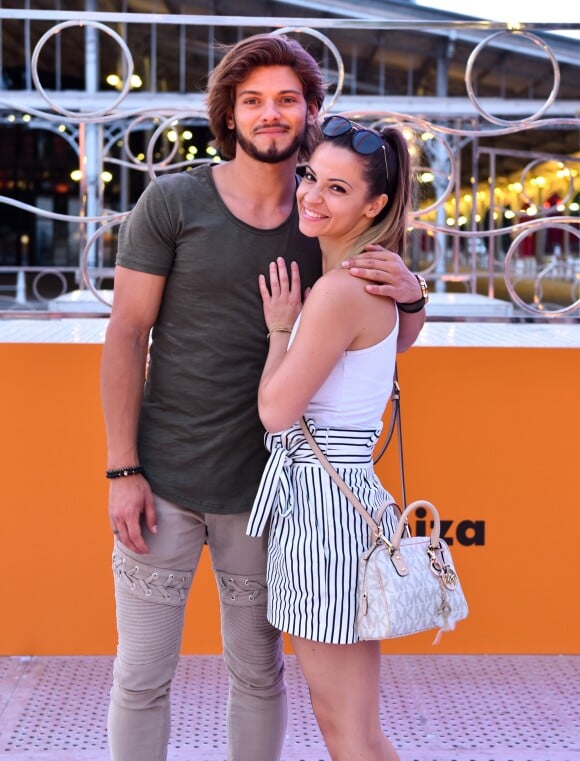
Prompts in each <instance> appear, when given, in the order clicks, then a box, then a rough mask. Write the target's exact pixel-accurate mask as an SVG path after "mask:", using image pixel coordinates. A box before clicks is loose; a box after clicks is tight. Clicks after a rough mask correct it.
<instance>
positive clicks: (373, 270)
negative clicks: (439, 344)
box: [342, 245, 425, 352]
mask: <svg viewBox="0 0 580 761" xmlns="http://www.w3.org/2000/svg"><path fill="white" fill-rule="evenodd" d="M342 266H343V267H345V268H347V269H349V270H350V272H351V274H352V275H354V276H355V277H362V278H364V279H365V280H369V281H370V282H369V283H368V284H367V285H366V290H367V291H368V292H369V293H374V294H376V295H378V296H389V297H390V298H392V299H394V300H395V301H396V302H397V304H398V305H399V337H398V339H397V351H398V352H403V351H407V349H409V348H410V347H411V346H412V345H413V344H414V343H415V341H416V340H417V336H418V335H419V333H420V332H421V328H422V327H423V325H424V324H425V308H424V306H423V308H421V307H419V308H418V309H417V311H416V312H405V311H404V309H405V305H406V304H411V305H414V304H415V303H418V304H420V300H421V299H422V298H423V289H422V287H421V284H420V282H419V280H418V278H417V276H416V275H414V274H413V273H412V272H411V270H410V269H409V268H408V267H407V266H406V265H405V262H404V261H403V259H402V258H401V257H400V256H399V254H396V253H394V252H393V251H388V250H387V249H385V248H383V247H382V246H376V245H370V246H367V247H366V249H365V251H364V252H363V253H362V254H359V255H358V256H357V257H356V258H354V259H347V260H346V261H344V262H342ZM401 305H402V308H401ZM412 308H415V307H412Z"/></svg>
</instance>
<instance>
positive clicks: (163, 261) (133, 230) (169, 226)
mask: <svg viewBox="0 0 580 761" xmlns="http://www.w3.org/2000/svg"><path fill="white" fill-rule="evenodd" d="M174 228H175V222H174V220H173V219H172V214H171V209H170V204H169V203H168V199H167V196H166V193H165V192H164V188H163V187H162V185H161V184H160V183H159V182H157V181H153V182H151V183H150V184H149V185H148V186H147V188H146V189H145V190H144V191H143V193H142V194H141V196H140V198H139V200H138V201H137V204H136V205H135V208H134V209H133V210H132V211H131V212H130V214H129V215H128V216H127V217H126V218H125V219H124V220H123V222H122V223H121V226H120V228H119V239H118V246H117V258H116V263H117V264H120V265H121V266H122V267H127V268H128V269H134V270H139V271H140V272H147V273H148V274H151V275H167V274H169V271H170V270H171V267H172V265H173V260H174V257H175V240H176V231H175V229H174Z"/></svg>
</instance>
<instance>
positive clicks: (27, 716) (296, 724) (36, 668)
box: [0, 655, 580, 761]
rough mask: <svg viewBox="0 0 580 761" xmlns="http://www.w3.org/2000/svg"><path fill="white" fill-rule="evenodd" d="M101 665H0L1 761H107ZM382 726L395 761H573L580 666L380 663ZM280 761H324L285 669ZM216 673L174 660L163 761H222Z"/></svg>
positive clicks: (107, 667)
mask: <svg viewBox="0 0 580 761" xmlns="http://www.w3.org/2000/svg"><path fill="white" fill-rule="evenodd" d="M111 663H112V661H111V658H109V657H82V658H81V657H76V658H73V657H70V658H69V657H59V658H57V657H51V658H49V657H42V658H19V657H12V658H0V675H1V677H2V681H1V685H0V758H1V759H4V760H5V761H106V759H107V758H108V754H107V749H106V735H105V722H106V711H107V702H108V691H109V682H110V678H111ZM381 669H382V684H383V690H382V705H383V719H384V726H385V730H386V731H387V733H388V734H389V735H390V737H391V739H392V740H393V742H394V744H395V746H396V747H397V748H398V749H399V752H400V755H401V758H402V761H580V714H579V710H580V709H579V707H580V657H578V656H513V655H506V656H498V655H493V656H465V655H456V656H449V655H440V656H437V655H434V656H431V655H420V656H417V655H414V656H402V655H397V656H390V657H387V656H383V659H382V664H381ZM287 674H288V676H287V681H288V687H289V696H290V707H289V724H288V734H287V740H286V745H285V749H284V753H283V761H328V755H327V753H326V751H325V750H324V746H323V744H322V741H321V739H320V735H319V733H318V729H317V727H316V724H315V723H314V721H313V719H312V716H311V711H310V706H309V701H308V694H307V690H306V687H305V684H304V682H303V680H302V678H301V676H300V673H299V671H298V669H297V665H296V662H295V659H294V658H293V657H288V671H287ZM225 700H226V691H225V671H224V667H223V665H222V660H221V658H220V657H218V656H185V657H183V658H182V659H181V662H180V665H179V668H178V673H177V676H176V680H175V683H174V688H173V701H172V705H173V725H172V735H171V741H170V750H169V759H168V761H225V759H226V750H225V734H224V729H223V716H224V711H225Z"/></svg>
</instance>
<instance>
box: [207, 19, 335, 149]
mask: <svg viewBox="0 0 580 761" xmlns="http://www.w3.org/2000/svg"><path fill="white" fill-rule="evenodd" d="M258 66H288V67H289V68H291V69H292V70H293V71H294V73H295V74H296V76H297V77H298V79H299V80H300V81H301V83H302V89H303V92H304V98H305V99H306V103H307V104H309V105H310V104H312V103H314V104H315V105H316V107H317V109H318V110H320V108H321V107H322V102H323V100H324V95H325V92H326V85H325V83H324V79H323V77H322V73H321V71H320V68H319V66H318V64H317V62H316V61H315V60H314V58H313V57H312V56H311V55H310V53H308V52H307V51H306V50H305V49H304V48H303V47H302V45H300V43H299V42H296V40H292V39H290V38H289V37H286V36H285V35H275V34H256V35H254V36H253V37H248V38H247V39H245V40H242V41H241V42H238V43H237V44H236V45H234V46H233V47H231V48H229V49H228V51H227V53H226V54H225V56H224V57H223V58H222V60H221V61H220V62H219V63H218V65H217V66H216V67H215V69H214V70H213V71H212V72H211V74H210V77H209V80H208V88H207V98H206V103H207V107H208V116H209V126H210V129H211V131H212V133H213V135H214V137H215V140H214V143H213V144H214V146H215V147H216V148H217V149H218V150H219V151H220V153H221V155H222V156H223V157H224V158H226V159H231V158H233V157H234V155H235V152H236V132H235V130H233V129H230V128H229V127H228V124H227V121H228V117H229V116H230V115H231V114H232V112H233V109H234V105H235V100H236V87H237V86H238V85H239V84H240V83H241V82H243V81H244V80H245V79H247V78H248V76H249V75H250V74H251V72H252V71H253V70H254V69H255V68H257V67H258ZM319 138H320V129H319V126H318V122H317V121H316V123H314V124H311V123H307V124H306V129H305V132H304V140H303V142H302V145H301V146H300V151H299V155H298V159H299V160H304V159H306V158H308V156H309V155H310V153H311V152H312V149H313V148H314V146H315V145H316V143H317V142H318V140H319Z"/></svg>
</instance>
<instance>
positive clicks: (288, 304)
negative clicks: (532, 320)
mask: <svg viewBox="0 0 580 761" xmlns="http://www.w3.org/2000/svg"><path fill="white" fill-rule="evenodd" d="M322 132H323V140H322V142H321V143H320V144H319V145H318V147H317V148H316V149H315V151H314V153H313V154H312V157H311V159H310V161H309V164H308V166H307V167H306V170H305V174H304V179H303V180H302V182H301V184H300V186H299V188H298V191H297V198H298V208H299V214H300V229H301V231H302V232H303V233H304V234H305V235H307V236H312V237H318V239H319V241H320V246H321V250H322V257H323V276H322V278H320V280H318V281H317V282H316V284H315V285H314V286H313V288H312V290H311V292H310V294H309V296H308V298H307V300H306V301H305V303H304V307H303V308H302V303H301V297H300V280H299V274H298V268H297V266H296V265H295V264H293V265H292V267H291V273H290V278H289V277H288V273H287V270H286V267H285V265H284V262H283V260H281V259H278V260H277V261H276V262H275V263H272V264H271V265H270V271H269V280H270V283H269V287H268V284H267V282H266V278H265V277H263V276H260V279H259V287H260V292H261V295H262V299H263V304H264V316H265V320H266V324H267V327H268V331H269V333H268V336H269V342H270V345H269V352H268V357H267V361H266V364H265V367H264V371H263V374H262V378H261V381H260V386H259V391H258V408H259V413H260V418H261V420H262V422H263V424H264V426H265V428H266V430H267V431H269V432H270V433H268V434H266V445H267V446H268V448H269V449H270V451H271V452H272V454H271V457H270V460H269V462H268V466H267V468H266V471H265V473H264V476H263V478H262V482H261V485H260V490H259V492H258V496H257V497H256V501H255V503H254V508H253V511H252V515H251V518H250V522H249V524H248V533H249V534H250V535H252V536H257V535H260V534H261V533H262V531H263V530H264V528H265V526H266V524H267V521H268V519H269V518H271V526H270V538H269V558H268V589H269V592H268V594H269V602H268V618H269V620H270V622H271V623H272V624H273V625H274V626H276V627H278V628H279V629H281V630H282V631H286V632H288V633H289V634H290V636H291V640H292V646H293V648H294V652H295V653H296V656H297V658H298V661H299V663H300V667H301V669H302V671H303V673H304V676H305V678H306V680H307V682H308V686H309V688H310V695H311V700H312V706H313V709H314V712H315V715H316V719H317V721H318V724H319V727H320V730H321V732H322V734H323V737H324V740H325V742H326V745H327V748H328V750H329V752H330V755H331V757H332V759H333V761H363V760H364V761H396V759H398V758H399V756H398V755H397V753H396V751H395V750H394V748H393V746H392V745H391V743H390V742H389V740H388V739H387V738H386V737H385V736H384V734H383V732H382V729H381V723H380V716H379V675H380V650H379V647H380V645H379V643H378V642H362V641H359V640H358V637H357V633H356V627H355V618H356V574H357V564H358V558H359V556H360V555H361V554H362V552H363V551H364V550H365V549H366V548H367V547H368V544H369V535H368V529H367V526H366V524H365V522H364V521H363V519H362V518H361V517H360V515H359V514H358V513H357V511H356V510H355V509H354V507H353V506H352V505H351V504H350V503H349V502H348V501H347V500H346V499H345V497H344V496H343V495H342V493H341V492H340V491H339V489H338V487H336V485H335V484H334V483H333V482H332V481H331V479H330V477H329V476H328V475H327V473H326V472H325V471H324V470H323V469H322V467H321V466H320V463H319V460H318V459H317V458H316V456H315V455H314V453H313V452H312V450H311V448H310V447H309V445H308V443H307V442H306V440H305V438H304V435H303V433H302V432H301V429H300V425H299V422H297V421H300V418H301V417H302V416H303V415H304V416H305V417H306V418H307V420H308V424H309V426H310V428H311V430H312V432H313V433H314V436H315V438H316V440H317V442H318V444H319V445H320V446H321V448H322V450H323V451H324V452H325V454H326V455H327V457H328V458H329V460H330V462H331V463H332V464H333V465H334V466H335V467H336V469H337V470H338V472H339V474H340V475H341V476H342V478H343V479H345V480H346V481H347V483H348V484H349V486H350V487H351V489H352V490H353V491H354V492H355V494H356V495H357V496H358V497H359V499H360V500H361V501H362V503H363V505H365V507H367V509H368V510H369V512H370V513H371V514H373V515H376V513H377V511H378V509H379V508H380V506H381V505H383V504H384V503H385V502H386V501H392V498H391V497H390V495H389V494H388V492H387V491H386V490H385V489H384V488H383V487H382V485H381V484H380V482H379V480H378V478H377V476H376V474H375V473H374V469H373V463H372V454H373V446H374V444H375V442H376V440H377V437H378V435H379V433H380V429H381V421H382V416H383V412H384V409H385V407H386V404H387V401H388V398H389V395H390V392H391V388H392V378H393V372H394V365H395V355H396V351H397V334H398V323H399V320H398V310H397V305H396V304H395V303H394V302H393V301H392V300H390V299H386V298H380V297H377V296H374V295H372V294H370V293H369V292H367V290H365V284H364V282H362V281H359V280H357V279H356V278H353V277H350V276H349V274H348V272H346V271H345V270H344V269H342V268H341V263H342V262H343V261H344V260H345V259H347V258H349V257H353V256H355V255H356V254H357V253H360V252H362V251H363V249H364V248H365V246H366V247H367V249H368V246H369V244H380V245H382V246H384V247H385V248H389V249H391V250H393V251H397V252H399V253H401V254H402V253H403V247H404V240H405V229H406V224H407V212H408V208H409V202H410V161H409V154H408V151H407V146H406V143H405V140H404V138H403V136H402V134H401V133H400V131H399V130H398V129H396V128H392V127H387V128H385V129H383V130H382V132H376V131H374V130H368V129H364V128H362V127H360V126H359V125H357V124H355V123H353V122H351V121H349V120H347V119H345V118H344V117H338V116H332V117H328V118H327V119H326V120H325V121H324V122H323V125H322ZM274 432H281V433H274ZM396 521H397V518H396V514H395V512H394V509H393V508H390V509H388V510H387V512H386V514H385V517H384V519H383V528H384V531H385V534H386V535H387V536H389V535H390V534H392V532H393V530H394V527H395V525H396Z"/></svg>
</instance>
